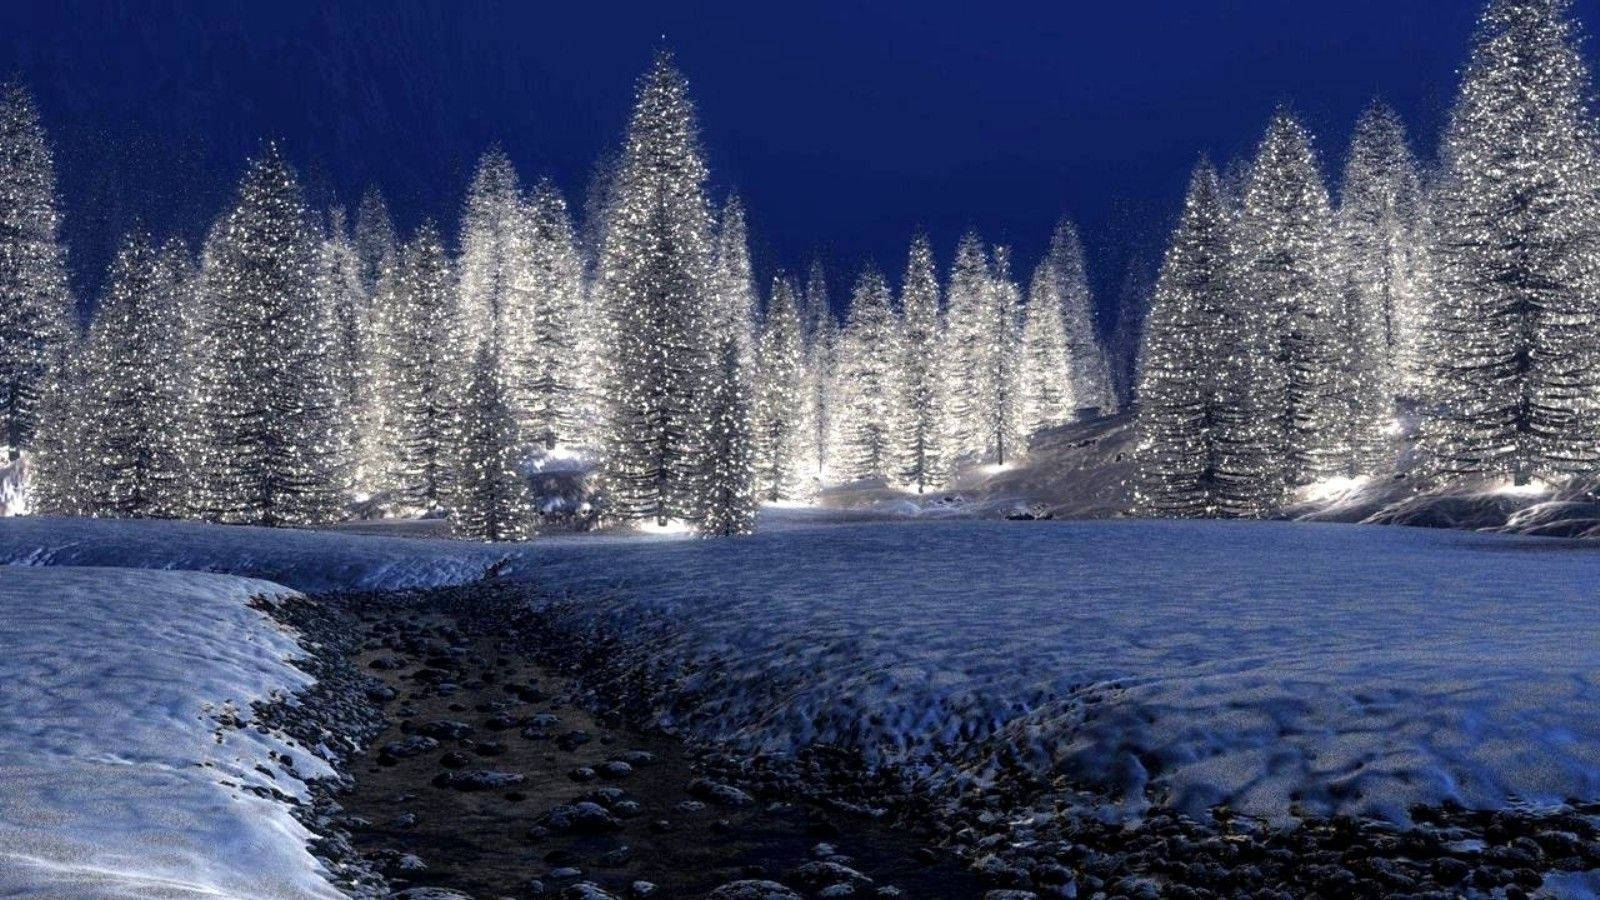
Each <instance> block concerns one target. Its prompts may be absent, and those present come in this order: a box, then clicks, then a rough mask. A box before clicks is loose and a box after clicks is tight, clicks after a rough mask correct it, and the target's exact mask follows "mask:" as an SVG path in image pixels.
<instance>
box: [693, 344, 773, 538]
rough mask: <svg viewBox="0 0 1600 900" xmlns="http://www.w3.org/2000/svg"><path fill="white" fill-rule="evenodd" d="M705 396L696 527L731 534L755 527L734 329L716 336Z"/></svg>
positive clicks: (744, 380) (706, 533)
mask: <svg viewBox="0 0 1600 900" xmlns="http://www.w3.org/2000/svg"><path fill="white" fill-rule="evenodd" d="M718 343H719V347H718V349H717V351H716V357H717V358H716V362H715V365H714V366H713V373H712V381H711V387H710V390H709V392H708V393H707V396H706V403H705V408H706V432H705V435H706V436H705V448H706V449H705V453H704V454H703V459H704V465H705V471H704V472H702V473H701V487H700V493H699V496H698V498H697V500H698V503H699V511H698V513H697V514H696V516H695V520H696V523H697V525H696V527H697V530H698V531H699V533H700V535H701V536H703V537H733V536H735V535H741V534H750V533H751V532H753V531H755V528H756V512H757V511H758V510H759V508H760V500H759V499H758V498H757V496H756V458H755V452H754V447H753V441H752V440H751V438H752V435H751V414H752V407H753V405H754V404H753V403H752V399H751V396H750V387H749V377H748V376H747V375H746V373H745V372H744V371H743V367H744V362H743V360H744V356H745V351H744V350H743V349H742V348H741V343H742V342H741V340H740V338H739V335H738V334H737V333H733V334H723V335H722V336H721V338H719V340H718Z"/></svg>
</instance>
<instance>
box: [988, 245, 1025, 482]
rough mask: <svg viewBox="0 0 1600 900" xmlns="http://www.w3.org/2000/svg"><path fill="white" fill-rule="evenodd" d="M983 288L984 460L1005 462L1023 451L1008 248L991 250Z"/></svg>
mask: <svg viewBox="0 0 1600 900" xmlns="http://www.w3.org/2000/svg"><path fill="white" fill-rule="evenodd" d="M993 257H994V268H993V274H992V275H991V277H990V279H989V285H988V290H987V291H986V292H985V308H984V316H983V332H982V339H981V346H982V347H983V348H984V350H985V352H984V355H983V368H982V370H981V377H980V380H979V385H980V394H979V396H980V398H981V402H982V416H983V419H982V421H983V441H984V446H983V458H984V459H989V460H993V461H994V462H995V463H996V464H997V465H1002V466H1003V465H1006V464H1007V463H1009V462H1012V461H1013V460H1014V459H1015V458H1016V457H1018V456H1021V455H1023V454H1024V453H1026V452H1027V449H1028V443H1027V438H1026V436H1025V435H1024V434H1023V431H1022V322H1021V320H1020V319H1019V313H1020V312H1021V309H1022V294H1021V292H1020V291H1018V290H1017V284H1016V282H1015V281H1012V280H1011V250H1010V248H1008V247H995V248H994V253H993Z"/></svg>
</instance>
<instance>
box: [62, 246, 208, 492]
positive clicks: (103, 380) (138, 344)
mask: <svg viewBox="0 0 1600 900" xmlns="http://www.w3.org/2000/svg"><path fill="white" fill-rule="evenodd" d="M178 274H179V273H176V272H174V271H173V269H172V267H171V266H170V265H169V264H168V262H167V260H165V259H163V258H162V255H161V253H160V251H158V250H157V248H156V247H155V246H154V245H153V244H152V243H151V240H150V238H149V236H148V235H146V234H143V233H141V232H135V233H134V234H131V235H129V236H128V237H127V238H125V239H124V240H123V242H122V245H121V247H120V249H119V250H118V251H117V256H116V259H115V261H114V262H113V263H112V265H111V271H110V274H109V278H108V283H107V286H106V290H105V293H104V294H103V295H102V296H101V298H100V303H99V306H98V308H97V309H96V312H95V318H94V323H93V324H92V325H91V326H90V328H89V337H88V341H87V343H86V345H85V349H84V372H85V376H86V378H87V381H86V383H85V385H84V387H85V391H84V393H83V397H82V399H83V413H84V425H85V427H84V429H83V432H82V434H81V435H80V439H81V441H82V445H81V453H82V457H83V466H84V473H83V478H84V487H85V488H86V499H87V501H88V504H89V509H88V511H89V512H92V513H93V514H94V515H100V516H128V517H160V518H174V517H178V516H182V515H184V514H185V513H186V512H187V502H186V501H187V497H186V495H185V477H186V476H185V472H184V453H183V450H184V447H183V443H182V441H183V428H184V425H185V424H186V423H185V412H186V411H185V408H184V407H185V403H186V401H187V397H186V396H185V390H186V387H187V385H186V382H185V380H184V377H185V374H186V369H185V363H186V360H185V354H184V347H183V335H182V327H183V322H182V320H181V318H180V316H181V312H182V311H181V308H180V306H179V301H180V295H179V290H180V287H181V286H180V285H179V284H178V283H177V281H176V277H177V276H178Z"/></svg>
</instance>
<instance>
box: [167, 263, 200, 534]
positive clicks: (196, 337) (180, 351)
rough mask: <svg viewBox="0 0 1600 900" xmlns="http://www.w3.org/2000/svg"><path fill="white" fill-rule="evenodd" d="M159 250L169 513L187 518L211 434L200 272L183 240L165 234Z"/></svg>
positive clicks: (196, 510) (196, 509)
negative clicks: (167, 373) (169, 321)
mask: <svg viewBox="0 0 1600 900" xmlns="http://www.w3.org/2000/svg"><path fill="white" fill-rule="evenodd" d="M160 252H161V265H162V266H163V267H164V268H165V270H166V272H165V275H164V277H165V278H166V279H167V283H168V284H170V285H171V289H172V297H173V299H172V302H171V308H172V313H171V315H172V317H173V323H174V327H173V332H172V340H173V342H174V348H173V351H172V354H171V357H172V360H173V362H172V364H171V367H172V373H171V377H172V378H173V379H174V381H175V384H174V390H175V391H176V392H177V396H178V401H177V409H176V412H175V414H174V416H175V419H176V423H177V424H176V425H175V426H174V430H175V432H176V434H175V440H176V443H177V450H176V452H177V456H178V471H179V476H180V477H179V483H178V485H177V490H178V492H179V493H178V502H177V504H176V505H175V507H174V511H173V512H172V515H175V516H182V517H188V516H194V515H199V514H201V509H200V500H199V498H200V495H201V488H202V484H201V481H202V476H203V473H204V468H203V462H204V453H205V448H206V442H207V440H208V438H209V434H210V431H209V429H208V428H207V427H206V425H205V422H204V419H203V411H202V409H201V404H200V396H201V385H202V380H201V376H200V370H201V368H202V367H203V366H205V364H206V360H205V356H204V353H203V337H204V334H205V328H204V324H205V323H204V318H205V303H204V295H203V293H202V291H201V278H200V271H199V269H198V267H197V266H196V265H195V261H194V258H193V257H192V256H190V254H189V248H188V247H187V246H186V245H185V244H184V243H183V241H181V240H179V239H177V238H169V239H168V240H167V242H166V243H165V244H163V245H162V246H161V251H160Z"/></svg>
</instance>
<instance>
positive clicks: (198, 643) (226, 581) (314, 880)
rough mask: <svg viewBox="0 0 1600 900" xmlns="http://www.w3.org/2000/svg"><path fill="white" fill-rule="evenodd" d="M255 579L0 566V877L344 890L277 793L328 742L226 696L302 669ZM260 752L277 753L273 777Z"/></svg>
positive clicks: (180, 892)
mask: <svg viewBox="0 0 1600 900" xmlns="http://www.w3.org/2000/svg"><path fill="white" fill-rule="evenodd" d="M286 593H288V591H286V589H284V588H282V587H280V586H278V585H275V584H269V583H266V582H262V581H254V580H251V579H245V578H236V577H231V576H226V575H210V574H199V573H191V572H152V571H137V570H132V569H111V568H96V569H77V568H35V569H22V568H0V895H4V896H8V897H10V896H38V897H51V898H79V897H82V898H90V897H93V898H101V897H199V896H210V897H241V898H242V897H338V896H340V894H339V893H338V892H337V891H334V890H333V889H332V888H331V887H330V886H329V884H328V883H327V881H326V880H324V878H323V877H322V875H321V867H320V866H319V865H318V863H317V862H316V860H315V859H314V858H313V857H312V856H311V854H310V853H309V852H308V851H307V849H306V841H307V839H308V838H309V836H310V835H309V834H308V833H307V832H306V830H305V829H304V828H302V827H301V826H300V825H299V824H298V823H297V822H296V821H295V820H294V819H293V818H292V817H291V816H290V814H289V808H288V806H287V805H286V804H285V803H283V802H279V801H277V800H271V799H266V798H263V797H260V796H257V795H256V794H253V793H249V792H247V791H246V790H244V789H242V787H241V786H253V787H257V788H273V789H276V790H278V791H282V792H285V793H288V794H292V795H299V796H303V785H302V784H301V782H300V781H299V780H298V777H297V776H296V775H294V774H291V773H287V772H284V771H283V770H282V769H281V768H278V767H277V764H276V762H275V761H274V760H272V759H271V758H270V757H269V756H268V754H269V753H270V752H273V751H276V752H277V753H279V754H283V755H287V756H290V757H291V758H293V759H294V760H295V767H294V768H295V772H296V773H299V775H300V776H303V777H309V776H318V775H325V774H329V770H328V767H327V766H326V764H325V763H323V762H322V761H321V760H320V759H318V758H317V757H315V756H312V755H310V754H308V753H306V752H305V751H304V750H303V749H302V748H295V747H290V746H289V745H288V744H287V743H286V742H285V741H284V740H282V739H281V738H280V737H279V736H277V735H275V734H261V733H259V732H257V731H256V730H255V729H253V728H244V729H237V730H235V729H224V728H219V727H218V722H217V717H218V716H220V715H223V714H225V713H229V712H230V711H231V713H232V714H234V715H237V716H239V717H242V718H245V719H248V718H249V716H250V704H251V702H252V701H255V700H265V699H267V698H268V697H269V696H271V695H273V694H275V693H288V692H292V691H294V690H297V689H299V688H300V687H302V686H304V685H306V684H307V683H309V682H310V678H309V677H308V676H307V675H305V674H304V673H302V672H300V671H299V670H298V669H295V668H293V667H292V666H290V665H289V664H288V662H287V660H288V659H289V658H290V657H292V656H296V655H298V654H299V650H298V647H297V646H296V644H295V642H294V640H293V639H292V637H291V636H290V635H288V634H286V633H285V632H284V631H283V630H282V629H280V628H278V627H277V626H275V625H274V624H273V623H272V622H271V621H270V620H269V619H267V617H266V616H265V615H263V614H262V613H261V612H259V611H256V610H253V609H250V608H249V607H248V605H247V603H248V601H249V600H250V599H251V598H252V597H257V596H261V597H273V596H282V595H284V594H286ZM257 766H263V767H267V768H271V769H274V770H276V772H277V777H276V778H268V777H267V776H266V775H264V774H262V773H261V772H259V771H257V769H256V767H257Z"/></svg>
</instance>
